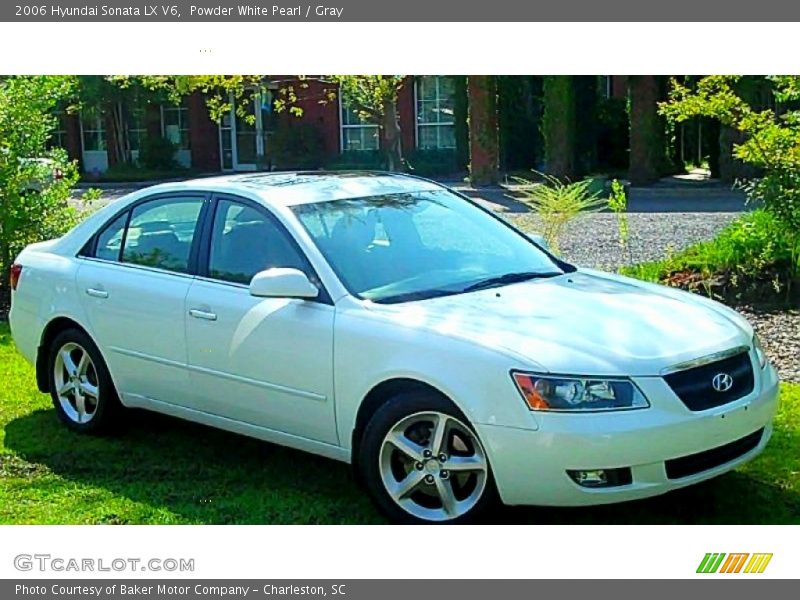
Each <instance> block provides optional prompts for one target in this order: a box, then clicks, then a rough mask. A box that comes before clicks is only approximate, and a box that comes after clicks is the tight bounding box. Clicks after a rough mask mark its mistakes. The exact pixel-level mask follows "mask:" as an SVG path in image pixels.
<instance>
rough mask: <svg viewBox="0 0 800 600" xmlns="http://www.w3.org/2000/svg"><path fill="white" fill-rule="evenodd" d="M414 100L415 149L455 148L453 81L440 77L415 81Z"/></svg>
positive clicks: (420, 78)
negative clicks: (415, 123) (415, 118)
mask: <svg viewBox="0 0 800 600" xmlns="http://www.w3.org/2000/svg"><path fill="white" fill-rule="evenodd" d="M416 99H417V148H422V149H436V150H440V149H452V148H455V147H456V136H455V119H454V106H455V86H454V85H453V79H452V78H451V77H442V76H424V77H417V79H416Z"/></svg>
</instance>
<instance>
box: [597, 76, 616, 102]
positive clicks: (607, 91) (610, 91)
mask: <svg viewBox="0 0 800 600" xmlns="http://www.w3.org/2000/svg"><path fill="white" fill-rule="evenodd" d="M600 85H601V89H602V90H603V95H604V96H605V97H606V98H613V97H614V76H613V75H601V76H600Z"/></svg>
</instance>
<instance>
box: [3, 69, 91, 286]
mask: <svg viewBox="0 0 800 600" xmlns="http://www.w3.org/2000/svg"><path fill="white" fill-rule="evenodd" d="M73 85H74V80H73V79H72V78H68V77H49V76H32V77H28V76H25V77H7V78H3V79H0V273H2V274H1V275H0V282H2V284H3V288H4V290H3V292H4V293H7V290H8V287H7V284H8V273H9V267H10V263H11V261H13V259H14V257H15V256H16V255H17V254H18V253H19V252H20V250H22V248H24V247H25V246H26V245H28V244H30V243H33V242H38V241H40V240H44V239H48V238H53V237H58V236H59V235H62V234H63V233H64V232H65V231H67V230H68V229H69V228H70V227H72V226H73V225H74V224H75V222H76V219H77V211H76V210H75V209H74V208H73V207H72V206H70V204H69V197H70V193H71V190H72V186H73V185H74V184H75V182H76V181H77V179H78V173H77V168H76V166H75V164H74V163H71V162H69V160H68V158H67V154H66V152H64V150H62V149H60V148H58V149H55V150H47V144H48V141H49V138H50V135H51V133H52V131H53V130H54V129H55V126H56V119H55V118H54V117H53V112H54V110H55V108H56V106H58V104H59V103H60V102H62V101H63V100H65V99H66V98H68V97H69V96H70V94H71V93H72V90H73ZM42 159H43V160H42ZM58 171H60V173H61V177H57V176H55V174H56V173H57V172H58Z"/></svg>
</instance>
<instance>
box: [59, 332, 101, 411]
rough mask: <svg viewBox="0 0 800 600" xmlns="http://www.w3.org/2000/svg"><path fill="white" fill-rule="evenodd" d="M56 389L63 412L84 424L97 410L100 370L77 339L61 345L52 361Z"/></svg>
mask: <svg viewBox="0 0 800 600" xmlns="http://www.w3.org/2000/svg"><path fill="white" fill-rule="evenodd" d="M53 382H54V383H55V393H56V396H57V397H58V402H59V404H60V405H61V409H62V410H63V411H64V414H65V415H66V416H67V417H68V418H69V419H70V420H71V421H73V422H74V423H78V424H85V423H88V422H89V421H91V420H92V419H93V418H94V416H95V414H97V406H98V402H99V398H100V384H99V380H98V377H97V370H96V368H95V365H94V362H92V358H91V356H89V353H88V352H87V351H86V349H85V348H83V347H82V346H80V345H79V344H76V343H75V342H68V343H66V344H64V345H63V346H61V348H60V349H59V351H58V354H56V359H55V363H54V365H53Z"/></svg>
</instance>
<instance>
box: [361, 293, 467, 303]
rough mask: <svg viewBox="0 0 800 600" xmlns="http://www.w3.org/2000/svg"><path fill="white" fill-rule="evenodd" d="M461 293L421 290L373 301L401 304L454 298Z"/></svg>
mask: <svg viewBox="0 0 800 600" xmlns="http://www.w3.org/2000/svg"><path fill="white" fill-rule="evenodd" d="M460 293H461V290H452V289H450V290H445V289H431V290H419V291H416V292H404V293H402V294H395V295H393V296H384V297H382V298H374V299H373V300H372V301H373V302H375V303H376V304H399V303H400V302H412V301H414V300H427V299H429V298H441V297H442V296H452V295H453V294H460Z"/></svg>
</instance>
